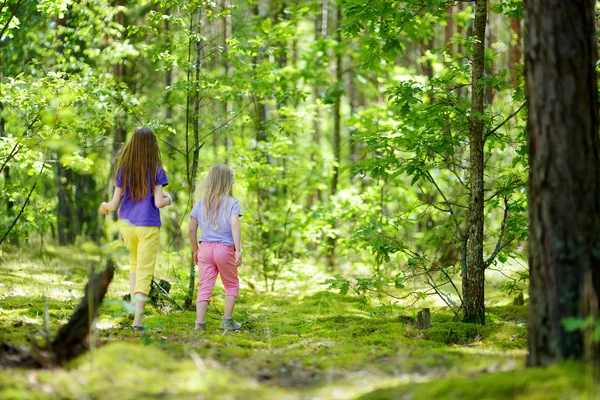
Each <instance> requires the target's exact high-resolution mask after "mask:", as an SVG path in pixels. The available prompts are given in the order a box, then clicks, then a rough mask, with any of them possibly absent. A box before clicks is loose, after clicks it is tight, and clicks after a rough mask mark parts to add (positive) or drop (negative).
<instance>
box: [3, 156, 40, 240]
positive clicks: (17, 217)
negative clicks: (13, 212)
mask: <svg viewBox="0 0 600 400" xmlns="http://www.w3.org/2000/svg"><path fill="white" fill-rule="evenodd" d="M45 166H46V162H44V163H43V164H42V169H41V170H40V173H39V174H38V176H37V178H36V180H35V182H34V184H33V186H32V187H31V190H30V191H29V194H28V195H27V199H25V203H23V207H21V210H20V211H19V214H18V215H17V216H16V218H15V219H14V220H13V222H12V224H11V225H10V226H9V227H8V230H7V231H6V233H5V234H4V236H2V239H0V244H2V242H4V239H6V237H7V236H8V234H9V233H10V231H11V230H12V229H13V228H14V227H15V225H16V224H17V221H18V220H19V218H21V214H23V210H25V207H27V203H29V199H30V198H31V194H32V193H33V191H34V190H35V186H36V185H37V183H38V181H39V180H40V176H42V173H43V172H44V167H45Z"/></svg>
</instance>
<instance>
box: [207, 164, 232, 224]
mask: <svg viewBox="0 0 600 400" xmlns="http://www.w3.org/2000/svg"><path fill="white" fill-rule="evenodd" d="M232 188H233V171H231V169H229V167H228V166H227V165H225V164H216V165H213V166H212V167H211V168H210V170H208V174H207V175H206V178H204V180H203V181H202V183H201V184H200V185H199V186H198V193H199V196H198V197H199V198H200V200H204V215H203V216H202V220H203V222H204V223H208V222H209V221H210V222H212V225H213V226H214V227H215V228H217V229H219V223H218V221H217V216H218V214H219V207H220V205H221V202H223V201H224V202H225V205H224V207H225V209H227V207H228V205H229V197H230V196H231V197H233V191H232ZM224 222H226V221H224Z"/></svg>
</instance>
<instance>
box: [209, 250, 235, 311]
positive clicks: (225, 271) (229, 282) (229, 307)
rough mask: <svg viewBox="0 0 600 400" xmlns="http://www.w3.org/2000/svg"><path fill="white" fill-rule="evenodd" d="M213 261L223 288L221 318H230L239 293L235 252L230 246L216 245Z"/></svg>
mask: <svg viewBox="0 0 600 400" xmlns="http://www.w3.org/2000/svg"><path fill="white" fill-rule="evenodd" d="M215 261H216V263H217V267H218V268H219V273H220V274H221V281H222V282H223V286H224V287H225V295H226V296H225V310H224V315H223V316H224V317H225V318H231V316H232V314H233V308H234V307H235V301H236V299H237V297H238V295H239V291H240V280H239V278H238V268H237V266H236V265H235V250H234V249H233V247H232V246H225V245H221V244H220V245H218V247H215Z"/></svg>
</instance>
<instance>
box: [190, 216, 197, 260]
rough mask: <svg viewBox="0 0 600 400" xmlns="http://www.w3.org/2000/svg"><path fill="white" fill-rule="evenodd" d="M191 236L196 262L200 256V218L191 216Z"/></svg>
mask: <svg viewBox="0 0 600 400" xmlns="http://www.w3.org/2000/svg"><path fill="white" fill-rule="evenodd" d="M189 237H190V244H191V245H192V250H193V251H194V264H196V263H197V258H198V256H197V255H198V220H197V219H196V218H194V217H190V229H189Z"/></svg>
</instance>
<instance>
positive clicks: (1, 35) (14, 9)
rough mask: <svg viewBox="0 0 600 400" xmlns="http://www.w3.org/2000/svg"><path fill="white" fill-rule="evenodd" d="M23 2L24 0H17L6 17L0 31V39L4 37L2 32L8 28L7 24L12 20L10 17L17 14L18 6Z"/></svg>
mask: <svg viewBox="0 0 600 400" xmlns="http://www.w3.org/2000/svg"><path fill="white" fill-rule="evenodd" d="M23 3H25V0H19V1H17V4H15V7H14V8H13V10H12V11H11V14H10V17H8V20H7V21H6V24H4V27H3V28H2V31H0V40H2V38H3V37H4V33H5V32H6V30H7V29H8V26H9V25H10V23H11V22H12V19H13V18H14V17H15V15H17V11H18V10H19V7H21V6H22V5H23Z"/></svg>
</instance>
